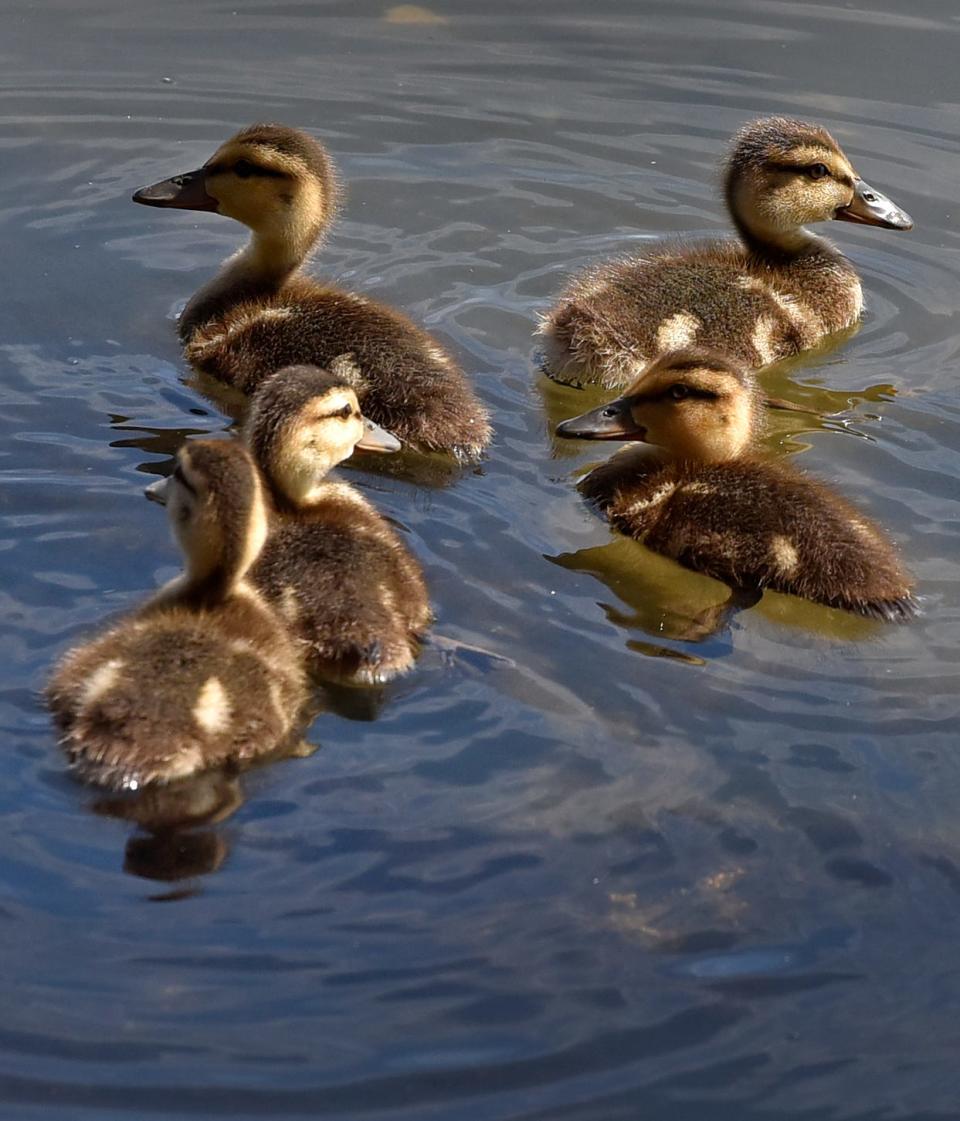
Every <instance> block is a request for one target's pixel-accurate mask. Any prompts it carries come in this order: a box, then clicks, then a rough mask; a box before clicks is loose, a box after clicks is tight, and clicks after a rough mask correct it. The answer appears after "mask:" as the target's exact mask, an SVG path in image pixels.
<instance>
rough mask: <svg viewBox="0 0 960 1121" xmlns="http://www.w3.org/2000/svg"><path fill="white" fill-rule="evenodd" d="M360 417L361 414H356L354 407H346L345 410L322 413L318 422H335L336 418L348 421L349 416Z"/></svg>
mask: <svg viewBox="0 0 960 1121" xmlns="http://www.w3.org/2000/svg"><path fill="white" fill-rule="evenodd" d="M359 415H360V414H359V413H355V412H354V409H353V405H344V406H343V408H340V409H335V410H334V411H333V412H332V413H321V414H320V416H318V417H317V420H333V419H334V418H337V419H339V420H346V419H347V417H349V416H359Z"/></svg>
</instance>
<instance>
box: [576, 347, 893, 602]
mask: <svg viewBox="0 0 960 1121" xmlns="http://www.w3.org/2000/svg"><path fill="white" fill-rule="evenodd" d="M756 423H757V395H756V389H755V387H754V386H753V383H752V380H751V379H750V377H749V375H748V374H747V373H746V372H745V371H744V370H742V369H741V368H738V367H737V366H736V365H734V364H733V363H731V362H729V360H727V359H726V358H723V357H721V356H719V355H713V354H709V353H705V352H702V351H701V352H697V351H685V352H677V353H672V354H667V355H664V356H662V357H661V358H660V359H659V360H658V361H657V362H656V363H654V364H653V365H652V366H651V367H650V368H649V370H647V371H646V373H645V374H644V375H643V376H642V377H641V379H639V380H638V381H637V382H636V383H635V384H634V385H633V386H632V387H631V388H630V390H629V391H628V393H627V394H625V395H624V396H623V397H621V398H618V399H617V400H615V401H612V402H610V404H609V405H607V406H603V407H601V408H599V409H596V410H594V411H593V412H592V413H588V414H585V415H584V416H583V417H579V418H575V419H574V420H571V421H566V422H564V424H562V425H561V426H560V428H559V429H558V433H559V434H560V435H566V436H571V437H577V436H579V437H585V438H594V439H635V440H642V441H646V442H648V443H651V444H654V445H656V446H655V447H654V448H650V449H644V450H643V451H641V449H639V448H631V449H628V450H626V451H623V452H621V453H619V454H618V455H615V456H613V458H612V459H611V460H609V461H608V462H607V463H605V464H603V465H601V466H600V467H598V468H596V469H595V470H594V471H592V472H591V473H590V474H589V475H588V476H587V477H586V478H585V479H584V480H583V482H582V483H581V491H582V493H583V494H584V495H585V496H586V497H587V498H588V499H589V500H590V501H592V502H593V503H595V504H596V505H597V507H598V508H599V509H600V510H601V511H602V512H603V513H604V514H605V515H606V516H607V518H608V519H609V520H610V521H611V522H612V523H613V525H615V526H616V527H617V528H618V529H619V530H620V531H621V532H623V533H625V534H628V535H629V536H631V537H635V538H636V539H637V540H639V541H642V542H643V543H644V544H645V545H646V546H647V547H648V548H651V549H653V550H654V551H656V552H658V553H661V554H663V555H665V556H668V557H671V558H673V559H674V560H676V561H678V562H679V563H680V564H682V565H684V566H685V567H687V568H691V569H694V570H695V571H697V572H702V573H704V574H706V575H708V576H713V577H715V578H716V579H718V580H721V581H723V582H724V583H725V584H728V585H730V586H731V587H732V588H735V589H749V590H762V589H764V588H771V589H774V590H776V591H781V592H787V593H789V594H792V595H797V596H801V597H803V598H804V599H809V600H813V601H815V602H817V603H823V604H827V605H829V606H832V607H840V608H844V609H846V610H848V611H854V612H857V613H858V614H861V615H867V616H873V617H877V618H883V619H889V620H898V619H904V618H907V617H908V616H910V615H912V614H913V613H914V611H915V603H914V600H913V596H912V581H911V579H910V577H909V576H908V574H907V573H906V572H905V571H904V569H903V568H902V566H901V564H900V562H899V560H898V559H897V556H896V553H895V551H894V549H893V546H892V545H891V544H890V542H889V540H888V539H887V538H886V536H885V534H884V533H883V532H882V531H881V530H880V529H879V528H878V527H877V526H876V525H874V524H873V523H872V522H871V521H869V520H868V519H867V518H865V517H864V516H863V514H861V513H860V512H859V511H858V510H857V509H855V508H854V507H853V506H851V505H850V504H849V503H848V502H846V501H845V500H844V499H842V498H840V497H839V496H838V495H836V494H835V493H834V492H833V491H832V490H830V489H829V488H828V487H827V486H826V485H824V484H823V483H820V482H818V481H816V480H814V479H811V478H809V477H808V476H806V475H803V474H801V473H799V472H797V471H795V470H793V469H792V468H790V467H788V466H786V465H784V464H779V463H776V464H774V463H768V462H765V461H763V460H761V459H759V458H757V457H755V456H754V455H752V454H751V452H750V450H749V445H750V442H751V441H752V439H753V435H754V428H755V425H756Z"/></svg>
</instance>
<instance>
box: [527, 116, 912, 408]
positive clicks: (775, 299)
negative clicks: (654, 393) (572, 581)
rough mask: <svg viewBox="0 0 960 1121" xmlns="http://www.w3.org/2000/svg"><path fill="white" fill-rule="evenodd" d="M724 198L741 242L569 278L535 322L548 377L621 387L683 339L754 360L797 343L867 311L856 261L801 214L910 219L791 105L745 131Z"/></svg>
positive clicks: (605, 266)
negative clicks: (792, 115)
mask: <svg viewBox="0 0 960 1121" xmlns="http://www.w3.org/2000/svg"><path fill="white" fill-rule="evenodd" d="M724 197H725V199H726V204H727V209H728V211H729V213H730V217H731V219H732V221H733V224H734V226H735V227H736V229H737V232H738V233H739V235H740V241H739V242H737V241H733V240H720V241H716V240H715V241H703V242H695V243H693V244H683V243H673V244H671V243H667V244H665V245H663V246H661V247H660V248H659V249H655V250H653V251H652V252H650V253H648V254H645V255H643V256H640V257H627V258H623V259H621V260H614V261H607V262H605V263H602V264H599V265H596V266H594V267H592V268H590V269H587V270H586V271H585V272H583V273H581V274H580V276H578V277H577V278H576V279H574V281H573V282H572V283H571V285H570V286H569V288H568V289H567V291H566V292H565V293H564V295H563V296H562V297H561V299H560V302H559V303H558V304H557V305H556V307H554V308H553V309H552V310H551V311H550V312H549V313H548V314H547V316H546V317H545V319H544V321H543V323H542V324H541V327H540V331H541V333H542V334H543V335H544V336H545V337H546V340H547V342H546V355H545V362H546V372H547V373H548V374H550V376H552V377H554V378H556V379H557V380H560V381H574V382H587V381H589V382H599V383H601V384H602V385H604V386H606V387H607V388H623V387H625V386H627V385H629V384H630V383H631V382H633V381H634V380H635V379H636V378H637V376H638V375H639V374H640V373H642V372H643V370H644V369H645V368H646V366H647V364H648V363H650V362H651V361H653V360H654V359H655V358H656V357H657V356H658V355H659V354H662V353H664V352H666V351H669V350H678V349H682V348H684V347H688V346H696V347H705V348H707V349H711V350H719V351H721V352H722V353H724V354H727V355H729V356H730V357H731V358H734V359H736V360H737V361H738V362H740V363H742V364H743V365H746V366H748V367H750V368H753V369H756V368H758V367H761V366H766V365H769V364H770V363H772V362H777V361H779V360H780V359H782V358H786V357H787V356H788V355H791V354H797V353H799V352H800V351H802V350H806V349H808V348H809V347H812V346H813V345H814V344H815V343H817V342H818V341H820V340H821V339H823V338H824V337H825V336H826V335H829V334H831V333H833V332H834V331H839V330H841V329H843V328H845V327H849V326H851V325H852V324H854V323H855V322H856V321H857V320H858V319H859V318H860V315H861V312H862V310H863V294H862V291H861V287H860V278H859V277H858V276H857V274H856V272H855V271H854V269H853V266H852V265H851V264H850V263H849V261H847V259H846V258H845V257H844V256H843V255H842V254H841V253H840V251H839V250H838V249H836V248H835V247H834V246H833V245H831V244H830V243H829V242H828V241H826V240H825V239H823V238H820V237H816V236H815V235H814V234H812V233H810V232H809V231H808V230H806V229H804V226H805V224H806V223H808V222H824V221H828V220H830V219H838V220H840V221H845V222H859V223H860V224H862V225H868V226H882V227H884V228H885V229H892V230H909V229H910V228H911V227H912V225H913V222H912V220H911V218H910V217H909V216H908V215H907V214H905V213H904V212H903V211H902V210H900V209H899V208H898V207H896V206H895V205H894V204H893V203H892V202H891V201H890V199H888V198H886V197H885V196H884V195H881V194H880V193H879V191H875V190H874V189H873V188H872V187H869V186H868V185H867V184H866V183H865V182H864V181H863V180H862V179H861V178H860V177H859V175H858V174H857V172H856V171H854V169H853V166H852V165H851V163H850V161H849V160H848V159H847V157H846V156H845V155H844V154H843V152H842V151H841V149H840V146H839V145H838V144H837V142H836V141H835V140H834V139H833V137H832V136H831V135H830V133H828V132H827V131H826V129H823V128H821V127H820V126H819V125H812V124H806V123H805V122H803V121H794V120H787V119H786V118H784V117H768V118H765V119H763V120H759V121H754V122H752V123H751V124H748V125H746V126H745V127H744V128H743V129H741V130H740V132H739V133H737V135H736V136H735V137H734V140H733V146H732V149H731V152H730V156H729V158H728V160H727V164H726V169H725V174H724Z"/></svg>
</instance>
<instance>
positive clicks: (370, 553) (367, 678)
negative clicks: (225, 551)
mask: <svg viewBox="0 0 960 1121" xmlns="http://www.w3.org/2000/svg"><path fill="white" fill-rule="evenodd" d="M252 576H253V580H254V583H255V584H256V585H257V587H259V588H260V589H261V590H262V592H263V593H264V595H265V596H266V597H267V599H268V600H269V601H270V602H271V603H272V604H274V606H275V607H276V608H277V610H278V611H279V612H280V614H281V615H282V616H283V617H284V618H285V619H286V621H287V623H288V624H289V625H290V626H291V628H292V629H293V630H294V632H295V633H296V634H297V635H298V636H299V638H300V640H301V641H302V642H303V643H305V644H306V646H307V648H308V651H309V658H310V661H311V663H312V667H313V669H314V670H315V671H316V672H317V673H319V674H320V675H321V676H325V677H332V678H335V679H339V680H352V681H357V682H376V681H384V680H387V679H389V678H391V677H394V676H396V675H397V674H399V673H403V672H405V671H407V670H408V669H410V668H411V666H412V665H413V662H414V659H415V657H416V654H417V650H418V646H419V642H418V638H419V636H420V635H421V634H422V633H423V632H424V631H425V630H426V627H427V625H428V623H429V621H430V608H429V603H428V600H427V592H426V587H425V585H424V581H423V575H422V572H421V570H420V566H419V565H418V564H417V562H416V561H415V560H414V558H413V557H412V556H411V555H410V553H409V551H408V550H407V548H406V546H405V545H404V544H403V543H402V542H401V541H400V539H399V538H398V537H397V535H396V534H395V532H394V531H393V530H392V528H391V527H390V526H389V525H388V524H387V523H386V522H385V521H384V520H383V519H382V518H380V517H379V515H376V514H373V516H372V517H363V516H362V515H360V514H358V511H357V510H356V509H350V508H344V506H343V504H341V503H338V502H331V503H329V504H327V506H326V508H324V507H323V505H321V507H320V508H315V509H312V510H311V511H310V513H309V514H305V515H303V516H300V517H296V518H294V517H291V518H289V519H285V520H284V521H283V522H282V523H281V524H280V525H279V526H278V527H277V528H276V529H275V531H274V532H273V533H272V534H271V536H270V539H269V540H268V542H267V546H266V548H265V549H264V550H263V552H262V553H261V556H260V558H259V560H258V561H257V563H256V565H255V567H254V570H253V573H252Z"/></svg>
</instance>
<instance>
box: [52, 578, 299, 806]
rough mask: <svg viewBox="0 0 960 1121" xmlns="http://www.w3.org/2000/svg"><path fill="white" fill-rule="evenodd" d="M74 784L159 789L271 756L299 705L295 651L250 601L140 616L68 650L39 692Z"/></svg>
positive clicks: (240, 599)
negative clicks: (77, 779) (215, 769)
mask: <svg viewBox="0 0 960 1121" xmlns="http://www.w3.org/2000/svg"><path fill="white" fill-rule="evenodd" d="M47 700H48V703H49V705H50V708H51V710H52V712H53V715H54V718H55V720H56V722H57V724H58V725H59V727H60V729H61V732H62V740H61V742H62V745H63V747H64V750H65V751H66V753H67V756H68V758H69V760H70V762H71V764H72V766H73V768H74V770H75V771H76V773H77V774H78V776H79V777H80V778H82V779H83V780H85V781H88V782H93V783H96V784H98V785H101V786H107V787H112V788H116V789H120V788H127V789H136V788H139V787H142V786H145V785H148V784H152V783H167V782H172V781H174V780H176V779H179V778H185V777H187V776H189V775H192V774H195V773H197V772H200V771H203V770H207V769H210V768H213V767H221V766H225V765H239V764H243V763H245V762H248V761H249V760H251V759H254V758H256V757H257V756H260V755H263V754H264V753H267V752H270V751H272V750H274V749H275V748H276V747H277V746H278V745H280V744H281V743H283V741H284V740H286V739H287V737H288V736H289V735H290V734H291V733H292V731H293V730H294V727H295V723H296V718H297V714H298V713H299V710H300V708H301V706H302V704H303V700H304V685H303V676H302V671H301V669H300V664H299V660H298V657H297V654H296V651H295V650H294V648H293V646H292V644H291V642H290V641H289V639H288V638H287V637H286V635H285V633H284V631H283V630H282V628H281V627H280V625H279V624H278V623H277V622H276V620H275V619H274V618H273V617H272V615H271V614H270V613H269V612H267V611H265V610H264V608H263V606H262V605H261V604H259V603H257V602H256V601H255V600H254V599H250V598H244V597H235V598H234V600H232V601H231V602H230V603H229V605H226V606H224V607H222V608H219V609H216V610H191V609H189V608H186V607H181V606H165V607H163V608H158V609H155V610H149V609H148V610H145V611H143V612H140V613H139V614H138V615H136V616H135V617H133V618H130V619H126V620H123V621H121V622H120V623H118V624H117V625H116V626H114V627H112V628H111V629H110V630H108V631H107V632H106V633H105V634H103V635H101V636H100V637H99V638H97V639H95V640H94V641H92V642H90V643H88V644H86V645H84V646H81V647H78V648H77V649H75V650H72V651H70V652H69V653H68V654H67V655H66V656H65V657H64V659H63V660H62V661H61V662H60V664H59V666H58V667H57V668H56V670H55V672H54V674H53V677H52V679H51V681H50V683H49V685H48V687H47Z"/></svg>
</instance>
